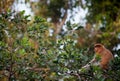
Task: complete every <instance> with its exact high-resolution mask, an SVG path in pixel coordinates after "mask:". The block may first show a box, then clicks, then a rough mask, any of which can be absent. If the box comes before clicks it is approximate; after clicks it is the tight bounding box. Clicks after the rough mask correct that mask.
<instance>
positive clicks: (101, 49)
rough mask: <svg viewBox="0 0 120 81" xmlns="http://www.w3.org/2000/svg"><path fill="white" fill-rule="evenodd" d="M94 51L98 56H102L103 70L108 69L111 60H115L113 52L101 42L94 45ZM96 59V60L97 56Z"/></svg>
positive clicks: (101, 64)
mask: <svg viewBox="0 0 120 81" xmlns="http://www.w3.org/2000/svg"><path fill="white" fill-rule="evenodd" d="M94 52H95V54H96V56H99V57H100V67H101V68H102V69H103V70H105V69H108V68H109V63H110V61H111V60H113V54H112V53H111V52H110V51H109V50H108V49H107V48H105V46H104V45H102V44H100V43H98V44H95V45H94ZM94 60H96V57H95V58H94ZM94 60H93V61H94Z"/></svg>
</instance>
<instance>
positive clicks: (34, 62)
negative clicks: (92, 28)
mask: <svg viewBox="0 0 120 81" xmlns="http://www.w3.org/2000/svg"><path fill="white" fill-rule="evenodd" d="M28 17H29V16H24V11H22V12H19V13H17V14H15V15H12V13H11V12H8V13H7V14H1V15H0V80H1V81H7V80H8V81H14V80H15V81H16V80H20V81H26V80H28V81H39V80H43V81H51V80H53V81H54V80H64V81H68V80H70V81H76V80H79V81H85V80H88V81H93V80H96V81H101V80H103V81H104V79H105V78H103V77H104V76H103V72H102V71H101V70H100V69H99V68H98V67H95V66H94V67H92V66H91V68H90V69H89V70H88V71H86V72H85V73H80V72H79V70H80V69H81V67H82V66H84V65H85V64H87V63H88V62H89V60H90V59H92V56H93V54H88V53H89V50H88V47H83V48H81V49H79V48H78V46H77V42H76V39H73V38H74V37H75V35H74V34H66V35H64V36H61V37H59V38H58V39H56V40H53V37H52V36H50V35H49V26H50V25H49V23H48V22H46V20H45V19H43V18H41V17H35V18H34V20H33V21H29V20H28ZM76 26H78V25H76ZM78 27H79V26H78ZM77 30H81V29H79V28H78V29H77ZM68 33H69V32H68ZM76 35H77V33H76ZM118 54H119V53H118ZM119 61H120V59H119V57H118V58H116V59H115V63H113V64H114V66H113V69H112V70H111V71H108V74H107V76H108V79H110V80H111V81H113V80H120V79H119V78H118V76H119V75H120V74H119V73H120V71H119V68H120V67H119V66H118V64H119V63H120V62H119ZM114 74H115V75H116V76H114ZM113 77H114V78H113ZM110 80H108V81H110Z"/></svg>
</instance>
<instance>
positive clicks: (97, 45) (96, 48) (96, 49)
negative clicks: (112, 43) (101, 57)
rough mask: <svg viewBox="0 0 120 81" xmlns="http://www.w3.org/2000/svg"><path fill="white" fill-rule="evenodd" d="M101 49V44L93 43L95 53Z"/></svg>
mask: <svg viewBox="0 0 120 81" xmlns="http://www.w3.org/2000/svg"><path fill="white" fill-rule="evenodd" d="M102 49H103V45H101V44H95V46H94V51H95V53H101V51H102Z"/></svg>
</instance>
